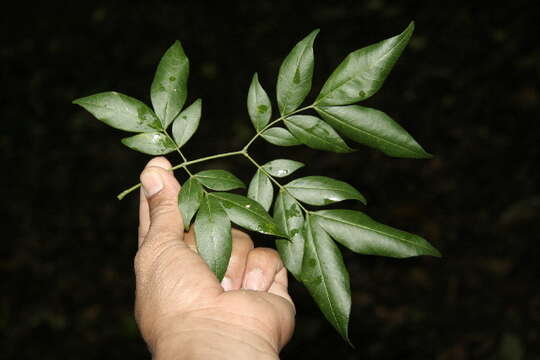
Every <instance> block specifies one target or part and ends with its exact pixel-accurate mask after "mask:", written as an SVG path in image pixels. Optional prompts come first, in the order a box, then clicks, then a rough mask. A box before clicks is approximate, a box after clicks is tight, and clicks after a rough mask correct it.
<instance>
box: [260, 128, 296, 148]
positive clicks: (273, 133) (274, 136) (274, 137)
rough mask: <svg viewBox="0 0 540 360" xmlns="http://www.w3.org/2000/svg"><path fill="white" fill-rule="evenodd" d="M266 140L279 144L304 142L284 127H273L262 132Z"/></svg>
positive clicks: (292, 144) (290, 144) (293, 144)
mask: <svg viewBox="0 0 540 360" xmlns="http://www.w3.org/2000/svg"><path fill="white" fill-rule="evenodd" d="M261 136H262V137H263V138H264V140H266V141H268V142H269V143H270V144H273V145H277V146H295V145H301V144H302V143H301V142H300V141H298V139H297V138H295V137H294V135H293V134H291V133H290V132H289V130H287V129H284V128H282V127H277V126H276V127H272V128H270V129H268V130H266V131H265V132H263V133H262V134H261Z"/></svg>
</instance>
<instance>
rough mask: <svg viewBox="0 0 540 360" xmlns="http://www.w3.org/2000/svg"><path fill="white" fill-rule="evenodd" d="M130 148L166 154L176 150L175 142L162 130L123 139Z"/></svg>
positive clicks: (148, 152) (152, 153) (146, 152)
mask: <svg viewBox="0 0 540 360" xmlns="http://www.w3.org/2000/svg"><path fill="white" fill-rule="evenodd" d="M122 144H124V145H126V146H127V147H128V148H130V149H133V150H137V151H140V152H142V153H145V154H149V155H165V154H168V153H170V152H172V151H174V150H176V147H175V145H174V142H172V140H171V139H170V138H168V137H167V136H166V135H164V134H162V133H160V132H151V133H150V132H147V133H143V134H138V135H134V136H130V137H127V138H123V139H122Z"/></svg>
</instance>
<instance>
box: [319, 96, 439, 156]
mask: <svg viewBox="0 0 540 360" xmlns="http://www.w3.org/2000/svg"><path fill="white" fill-rule="evenodd" d="M315 109H316V110H317V112H318V113H319V114H320V115H321V116H322V118H323V119H324V120H325V121H326V122H327V123H329V124H330V125H332V127H333V128H334V129H336V130H337V131H339V132H340V133H341V134H343V136H346V137H348V138H349V139H352V140H354V141H357V142H359V143H361V144H364V145H367V146H369V147H372V148H375V149H377V150H380V151H382V152H383V153H385V154H387V155H389V156H395V157H403V158H429V157H431V155H430V154H428V153H427V152H426V151H425V150H424V149H423V148H422V147H421V146H420V145H419V144H418V143H417V142H416V141H415V140H414V139H413V137H412V136H411V135H409V133H408V132H407V131H406V130H405V129H403V128H402V127H401V126H400V125H399V124H398V123H397V122H395V121H394V120H392V118H390V117H389V116H388V115H386V114H385V113H383V112H382V111H379V110H375V109H371V108H367V107H363V106H358V105H349V106H328V107H316V108H315Z"/></svg>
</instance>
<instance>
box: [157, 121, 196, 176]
mask: <svg viewBox="0 0 540 360" xmlns="http://www.w3.org/2000/svg"><path fill="white" fill-rule="evenodd" d="M163 134H164V135H165V136H166V137H168V138H169V140H171V141H172V142H173V144H174V147H175V148H176V151H177V152H178V154H179V155H180V157H181V158H182V161H183V162H187V161H188V160H187V158H186V157H185V156H184V154H183V153H182V151H180V147H179V146H178V144H177V143H176V141H174V139H173V138H172V137H171V136H170V135H169V133H168V132H167V130H165V129H164V130H163ZM184 170H185V171H186V172H187V174H188V175H189V176H190V177H191V176H193V174H192V173H191V171H189V169H188V168H187V166H184Z"/></svg>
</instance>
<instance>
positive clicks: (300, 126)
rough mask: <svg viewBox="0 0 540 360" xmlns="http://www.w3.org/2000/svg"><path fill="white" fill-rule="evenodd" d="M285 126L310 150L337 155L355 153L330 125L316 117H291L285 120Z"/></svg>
mask: <svg viewBox="0 0 540 360" xmlns="http://www.w3.org/2000/svg"><path fill="white" fill-rule="evenodd" d="M285 125H286V126H287V128H288V129H289V130H290V132H291V133H292V134H293V135H294V137H296V138H297V139H298V140H300V142H301V143H303V144H305V145H307V146H309V147H310V148H313V149H317V150H326V151H333V152H337V153H348V152H352V151H354V149H351V148H350V147H349V146H348V145H347V144H346V143H345V141H343V139H342V138H341V137H340V136H339V135H338V133H337V132H336V131H335V130H334V129H332V127H330V125H328V124H326V123H325V122H324V121H322V120H321V119H319V118H317V117H315V116H311V115H294V116H290V117H288V118H286V119H285Z"/></svg>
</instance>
